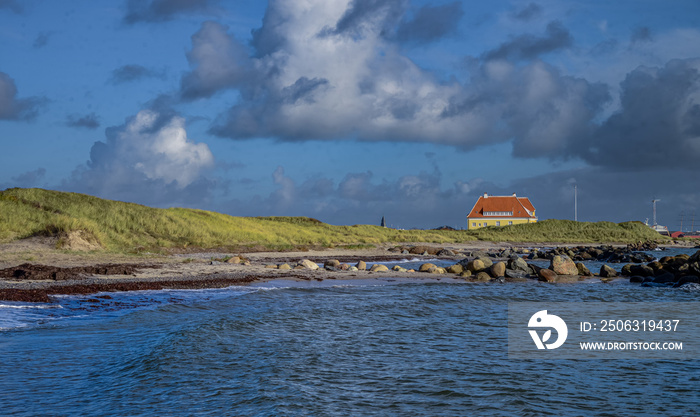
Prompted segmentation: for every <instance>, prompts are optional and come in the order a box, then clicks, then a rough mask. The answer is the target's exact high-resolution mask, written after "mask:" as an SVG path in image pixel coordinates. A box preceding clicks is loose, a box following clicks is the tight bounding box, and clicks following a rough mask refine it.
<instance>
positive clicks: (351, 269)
mask: <svg viewBox="0 0 700 417" xmlns="http://www.w3.org/2000/svg"><path fill="white" fill-rule="evenodd" d="M348 271H353V272H354V271H359V269H357V267H356V266H351V267H350V268H348Z"/></svg>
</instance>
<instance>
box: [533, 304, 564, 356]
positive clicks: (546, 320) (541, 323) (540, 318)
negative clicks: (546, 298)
mask: <svg viewBox="0 0 700 417" xmlns="http://www.w3.org/2000/svg"><path fill="white" fill-rule="evenodd" d="M527 327H530V328H533V327H535V328H549V330H547V331H546V332H544V334H543V335H542V338H540V336H539V335H538V334H537V330H529V332H530V336H531V337H532V340H533V341H534V342H535V345H537V349H545V348H546V349H556V348H558V347H560V346H561V345H563V344H564V342H566V337H567V336H568V335H569V329H568V328H567V327H566V323H564V320H562V319H561V318H560V317H559V316H555V315H554V314H547V310H540V311H538V312H537V313H535V314H533V315H532V317H530V321H529V322H528V323H527ZM551 329H554V330H556V331H557V340H556V341H554V342H552V343H545V342H547V341H548V340H549V339H550V338H551V337H552V330H551Z"/></svg>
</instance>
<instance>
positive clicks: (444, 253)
mask: <svg viewBox="0 0 700 417" xmlns="http://www.w3.org/2000/svg"><path fill="white" fill-rule="evenodd" d="M437 256H445V257H450V258H454V257H455V253H454V252H453V251H451V250H449V249H443V250H441V251H439V252H438V253H437Z"/></svg>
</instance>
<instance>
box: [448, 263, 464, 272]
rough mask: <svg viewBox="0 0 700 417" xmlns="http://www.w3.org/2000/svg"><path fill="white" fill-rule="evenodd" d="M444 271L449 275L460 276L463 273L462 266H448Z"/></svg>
mask: <svg viewBox="0 0 700 417" xmlns="http://www.w3.org/2000/svg"><path fill="white" fill-rule="evenodd" d="M446 270H447V272H449V273H450V274H461V273H462V272H464V267H463V266H462V264H454V265H450V266H448V267H447V269H446Z"/></svg>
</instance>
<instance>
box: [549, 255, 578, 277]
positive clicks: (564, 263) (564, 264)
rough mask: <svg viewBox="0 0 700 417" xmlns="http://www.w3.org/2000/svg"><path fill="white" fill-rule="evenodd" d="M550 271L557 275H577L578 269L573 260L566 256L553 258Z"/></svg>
mask: <svg viewBox="0 0 700 417" xmlns="http://www.w3.org/2000/svg"><path fill="white" fill-rule="evenodd" d="M549 269H551V270H552V271H554V272H555V273H556V274H557V275H577V274H578V268H576V264H575V263H574V261H572V260H571V258H570V257H568V256H565V255H563V256H562V255H557V256H555V257H553V258H552V260H551V262H550V263H549Z"/></svg>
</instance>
